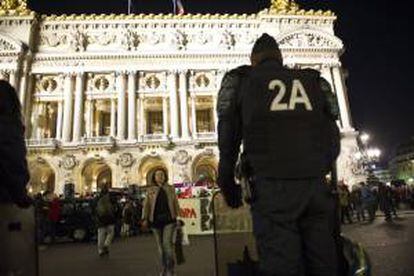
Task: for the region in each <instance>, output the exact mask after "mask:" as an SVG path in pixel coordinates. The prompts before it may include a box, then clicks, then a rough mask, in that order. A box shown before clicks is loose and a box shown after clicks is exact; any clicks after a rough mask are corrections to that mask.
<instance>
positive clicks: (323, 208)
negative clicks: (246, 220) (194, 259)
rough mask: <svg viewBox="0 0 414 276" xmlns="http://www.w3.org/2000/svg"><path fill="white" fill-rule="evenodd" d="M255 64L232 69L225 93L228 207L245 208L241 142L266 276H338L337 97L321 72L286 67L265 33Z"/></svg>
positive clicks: (220, 107) (222, 171) (223, 157)
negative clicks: (333, 182)
mask: <svg viewBox="0 0 414 276" xmlns="http://www.w3.org/2000/svg"><path fill="white" fill-rule="evenodd" d="M251 62H252V67H251V68H248V67H241V68H237V69H235V70H232V71H230V72H229V73H227V74H226V76H225V77H224V79H223V82H222V87H221V89H220V92H219V98H218V103H217V111H218V116H219V125H218V131H219V149H220V165H219V177H218V184H219V186H220V188H221V189H222V193H223V196H224V198H225V200H226V202H227V204H228V205H229V206H230V207H233V208H237V207H239V206H241V204H242V200H241V188H240V186H239V185H237V184H236V183H235V180H234V168H235V163H236V161H237V159H238V156H239V149H240V144H241V142H243V151H244V152H243V154H242V157H241V160H242V165H241V167H242V170H243V174H244V175H245V177H247V178H248V179H249V180H250V181H249V182H250V191H251V197H250V204H251V212H252V217H253V232H254V235H255V238H256V242H257V247H258V253H259V261H260V275H278V276H279V275H283V276H284V275H286V276H287V275H295V276H296V275H315V276H325V275H326V276H335V275H337V252H336V245H335V239H334V231H333V226H334V209H335V208H334V206H335V202H334V197H333V195H332V193H331V190H330V188H329V187H328V185H327V183H326V180H325V176H326V175H327V174H328V173H329V172H330V168H331V164H333V163H334V161H335V160H336V158H337V156H338V154H339V151H340V149H339V143H340V137H339V129H338V127H337V125H336V122H335V119H336V116H337V106H336V105H335V104H336V100H335V98H334V97H333V94H332V92H331V88H330V85H329V84H328V82H327V81H326V80H324V79H323V78H321V77H320V73H319V72H318V71H315V70H311V69H305V70H295V69H288V68H285V67H284V66H283V60H282V55H281V52H280V50H279V46H278V44H277V42H276V41H275V39H274V38H273V37H271V36H269V35H267V34H263V35H262V36H261V37H260V38H259V39H258V40H257V41H256V43H255V45H254V47H253V51H252V55H251Z"/></svg>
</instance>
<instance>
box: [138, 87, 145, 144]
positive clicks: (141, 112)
mask: <svg viewBox="0 0 414 276" xmlns="http://www.w3.org/2000/svg"><path fill="white" fill-rule="evenodd" d="M144 114H145V110H144V95H139V135H140V137H141V138H142V139H144V135H145V129H144V123H145V118H144V117H145V115H144Z"/></svg>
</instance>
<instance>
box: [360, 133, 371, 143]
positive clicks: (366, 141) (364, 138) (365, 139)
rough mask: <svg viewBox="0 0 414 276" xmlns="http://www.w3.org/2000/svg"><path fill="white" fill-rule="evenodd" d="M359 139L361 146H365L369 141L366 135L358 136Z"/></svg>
mask: <svg viewBox="0 0 414 276" xmlns="http://www.w3.org/2000/svg"><path fill="white" fill-rule="evenodd" d="M359 139H361V142H362V144H364V145H366V144H367V143H368V140H369V135H368V134H367V133H362V134H361V136H359Z"/></svg>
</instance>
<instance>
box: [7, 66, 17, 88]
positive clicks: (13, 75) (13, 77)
mask: <svg viewBox="0 0 414 276" xmlns="http://www.w3.org/2000/svg"><path fill="white" fill-rule="evenodd" d="M16 74H17V73H16V71H15V70H11V71H10V74H9V83H10V84H11V86H13V87H14V88H15V89H17V82H16V81H17V78H16Z"/></svg>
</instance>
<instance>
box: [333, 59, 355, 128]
mask: <svg viewBox="0 0 414 276" xmlns="http://www.w3.org/2000/svg"><path fill="white" fill-rule="evenodd" d="M332 76H333V82H334V84H335V90H336V97H337V99H338V105H339V112H340V114H341V123H342V128H343V129H344V130H345V131H347V130H348V131H349V130H353V127H352V123H351V113H350V109H349V103H348V93H347V91H346V86H345V82H344V79H343V74H342V72H341V70H340V68H339V66H335V67H333V68H332Z"/></svg>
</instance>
